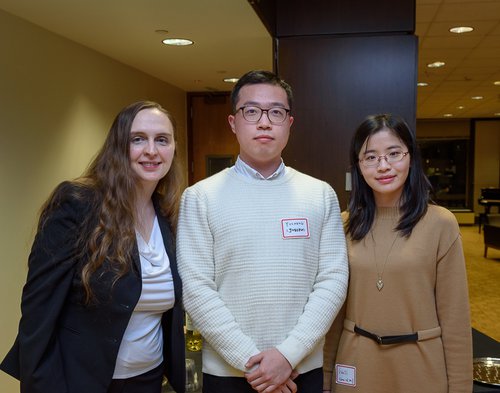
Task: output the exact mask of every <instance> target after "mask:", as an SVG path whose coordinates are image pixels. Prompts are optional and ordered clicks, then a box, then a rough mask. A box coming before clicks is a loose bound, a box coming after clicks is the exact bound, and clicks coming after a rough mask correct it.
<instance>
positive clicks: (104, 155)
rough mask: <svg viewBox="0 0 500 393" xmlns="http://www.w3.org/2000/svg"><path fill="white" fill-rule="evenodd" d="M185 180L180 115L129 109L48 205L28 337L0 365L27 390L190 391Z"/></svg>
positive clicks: (33, 264) (140, 105) (26, 315)
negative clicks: (166, 385) (179, 255)
mask: <svg viewBox="0 0 500 393" xmlns="http://www.w3.org/2000/svg"><path fill="white" fill-rule="evenodd" d="M181 184H182V179H181V175H180V168H179V164H178V162H177V159H176V154H175V122H174V119H173V118H172V116H171V115H170V114H169V113H168V112H167V111H166V110H165V109H163V108H162V107H161V106H160V105H159V104H157V103H154V102H149V101H141V102H137V103H134V104H131V105H129V106H128V107H126V108H124V109H123V110H122V111H121V112H120V113H119V114H118V115H117V116H116V118H115V120H114V122H113V124H112V126H111V129H110V131H109V133H108V135H107V138H106V140H105V142H104V145H103V146H102V148H101V150H100V152H99V153H98V155H97V156H96V158H95V159H94V160H93V161H92V163H91V164H90V166H89V168H88V170H87V171H86V173H85V174H83V175H82V176H81V177H79V178H78V179H76V180H74V181H71V182H63V183H62V184H60V185H59V186H58V187H57V188H56V189H55V191H54V192H53V193H52V195H51V196H50V198H49V199H48V201H47V202H46V203H45V205H44V206H43V207H42V211H41V215H40V220H39V224H38V232H37V235H36V237H35V241H34V243H33V246H32V250H31V253H30V257H29V270H28V278H27V282H26V284H25V286H24V289H23V295H22V302H21V311H22V318H21V321H20V324H19V333H18V336H17V339H16V341H15V343H14V346H13V347H12V349H11V350H10V352H9V353H8V354H7V356H6V358H5V359H4V360H3V362H2V363H1V366H0V368H1V369H2V370H4V371H5V372H7V373H9V374H10V375H12V376H14V377H15V378H17V379H19V380H20V382H21V391H22V392H25V393H48V392H50V393H63V392H64V393H66V392H69V393H89V392H92V393H118V392H120V393H131V392H134V393H141V392H142V393H159V392H160V391H161V384H162V379H163V375H166V376H167V378H168V379H169V382H170V384H171V385H172V386H173V388H174V389H175V391H176V392H184V378H185V362H184V336H183V330H182V326H183V322H182V321H183V313H182V299H181V296H182V294H181V289H182V285H181V281H180V278H179V275H178V273H177V265H176V260H175V249H174V241H173V234H172V231H173V227H174V225H175V223H176V220H177V210H178V202H179V197H180V193H181V191H182V186H181Z"/></svg>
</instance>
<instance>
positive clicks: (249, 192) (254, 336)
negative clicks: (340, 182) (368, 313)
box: [177, 168, 348, 376]
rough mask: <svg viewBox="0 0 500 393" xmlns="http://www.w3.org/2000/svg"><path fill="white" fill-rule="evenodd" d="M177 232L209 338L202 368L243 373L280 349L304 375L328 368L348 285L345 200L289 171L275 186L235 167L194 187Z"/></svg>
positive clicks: (189, 294) (186, 282) (195, 315)
mask: <svg viewBox="0 0 500 393" xmlns="http://www.w3.org/2000/svg"><path fill="white" fill-rule="evenodd" d="M177 233H178V236H177V258H178V266H179V271H180V274H181V278H182V281H183V287H184V296H183V298H184V306H185V308H186V311H187V312H188V313H189V315H190V316H191V319H192V320H193V323H194V325H195V326H196V327H197V328H198V330H200V332H201V334H202V335H203V337H204V338H205V342H204V347H203V371H204V372H205V373H208V374H212V375H218V376H243V373H244V371H247V370H246V369H245V363H246V362H247V361H248V359H249V358H250V357H251V356H253V355H255V354H257V353H259V352H260V351H262V350H266V349H269V348H272V347H276V348H277V349H278V350H279V351H280V352H281V353H282V354H283V355H284V356H285V358H286V359H287V360H288V361H289V362H290V364H291V365H292V367H293V368H294V369H296V370H297V371H298V372H299V373H303V372H307V371H310V370H312V369H315V368H318V367H321V366H322V364H323V355H322V348H323V343H324V339H323V337H324V335H325V333H326V332H327V331H328V328H329V327H330V325H331V322H332V321H333V318H334V317H335V315H336V314H337V312H338V310H339V309H340V307H341V305H342V304H343V302H344V299H345V294H346V290H347V282H348V267H347V253H346V246H345V237H344V232H343V228H342V221H341V218H340V211H339V206H338V200H337V196H336V194H335V192H334V191H333V189H332V188H331V187H330V186H329V185H328V184H327V183H325V182H323V181H320V180H317V179H314V178H312V177H310V176H307V175H304V174H302V173H300V172H298V171H295V170H293V169H292V168H288V169H287V172H286V174H285V175H284V176H283V177H281V178H279V179H275V180H273V181H263V180H258V179H250V178H245V177H243V176H241V175H238V174H237V173H235V172H234V171H233V170H232V169H226V170H224V171H222V172H220V173H218V174H216V175H214V176H212V177H210V178H208V179H205V180H203V181H200V182H199V183H197V184H195V185H194V186H192V187H190V188H188V189H186V191H185V192H184V194H183V196H182V201H181V209H180V216H179V225H178V232H177Z"/></svg>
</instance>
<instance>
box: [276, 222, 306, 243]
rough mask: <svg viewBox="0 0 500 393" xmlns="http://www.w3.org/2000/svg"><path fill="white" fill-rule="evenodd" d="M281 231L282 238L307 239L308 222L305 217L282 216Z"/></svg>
mask: <svg viewBox="0 0 500 393" xmlns="http://www.w3.org/2000/svg"><path fill="white" fill-rule="evenodd" d="M281 233H282V235H283V239H308V238H309V222H308V221H307V218H283V219H282V220H281Z"/></svg>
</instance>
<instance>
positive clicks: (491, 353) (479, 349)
mask: <svg viewBox="0 0 500 393" xmlns="http://www.w3.org/2000/svg"><path fill="white" fill-rule="evenodd" d="M472 345H473V350H472V352H473V356H474V357H475V358H484V357H490V358H500V342H498V341H496V340H494V339H492V338H491V337H489V336H487V335H486V334H483V333H481V332H480V331H478V330H476V329H472ZM472 391H473V392H474V393H489V392H491V393H493V392H496V393H499V392H500V386H493V385H485V384H481V383H478V382H474V386H473V390H472Z"/></svg>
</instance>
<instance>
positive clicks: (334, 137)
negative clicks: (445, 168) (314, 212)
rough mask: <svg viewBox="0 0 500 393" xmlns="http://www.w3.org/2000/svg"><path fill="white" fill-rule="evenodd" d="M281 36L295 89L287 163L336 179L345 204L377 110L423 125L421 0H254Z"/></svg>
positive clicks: (278, 65) (283, 67)
mask: <svg viewBox="0 0 500 393" xmlns="http://www.w3.org/2000/svg"><path fill="white" fill-rule="evenodd" d="M250 3H253V4H252V6H253V7H254V9H255V11H256V12H257V13H258V15H259V16H260V18H261V19H262V21H263V23H264V24H265V25H266V27H267V28H268V30H269V32H270V33H271V34H272V35H273V37H274V38H275V41H274V43H275V48H274V53H275V54H274V61H275V72H277V73H278V74H279V75H280V77H282V78H284V79H285V80H286V81H287V82H289V83H290V84H291V86H292V88H293V90H294V95H295V107H294V110H293V116H294V117H295V123H294V125H293V127H292V136H291V137H290V140H289V143H288V146H287V148H286V149H285V152H284V154H283V156H284V159H285V163H287V165H290V166H292V167H294V168H296V169H298V170H300V171H303V172H305V173H308V174H310V175H312V176H315V177H317V178H320V179H323V180H325V181H327V182H328V183H330V184H331V185H332V186H333V187H334V188H335V190H336V191H337V194H338V196H339V200H340V204H341V209H345V208H346V206H347V201H348V197H349V195H348V192H347V191H346V190H345V179H346V172H348V171H349V161H348V149H349V142H350V139H351V137H352V135H353V133H354V130H355V128H356V126H357V125H358V124H359V123H360V122H361V121H362V120H363V119H364V118H365V117H366V116H367V115H369V114H375V113H382V112H383V113H394V114H399V115H401V116H403V117H404V118H405V119H406V120H407V121H408V123H409V124H410V126H411V127H412V128H413V129H414V128H415V127H414V126H415V116H416V82H417V50H418V47H417V44H418V42H417V37H416V36H415V35H414V34H413V33H414V28H415V1H414V0H385V1H383V2H374V1H372V0H313V1H308V2H305V1H302V0H260V1H258V0H253V2H252V1H250Z"/></svg>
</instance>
